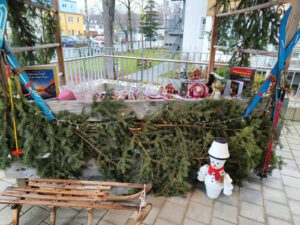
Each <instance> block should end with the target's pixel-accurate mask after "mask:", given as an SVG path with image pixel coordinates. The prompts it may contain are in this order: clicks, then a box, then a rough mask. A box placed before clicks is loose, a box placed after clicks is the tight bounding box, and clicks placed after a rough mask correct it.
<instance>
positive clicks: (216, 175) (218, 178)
mask: <svg viewBox="0 0 300 225" xmlns="http://www.w3.org/2000/svg"><path fill="white" fill-rule="evenodd" d="M223 170H224V166H223V167H221V168H220V169H215V168H213V167H212V166H211V165H209V167H208V174H209V175H212V173H215V174H214V176H215V180H216V181H220V180H221V174H220V172H222V171H223Z"/></svg>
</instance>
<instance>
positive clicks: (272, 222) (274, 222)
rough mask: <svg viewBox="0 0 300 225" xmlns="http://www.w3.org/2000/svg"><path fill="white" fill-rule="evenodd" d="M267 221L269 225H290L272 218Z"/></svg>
mask: <svg viewBox="0 0 300 225" xmlns="http://www.w3.org/2000/svg"><path fill="white" fill-rule="evenodd" d="M267 220H268V222H269V223H268V224H269V225H292V224H291V223H290V222H287V221H284V220H280V219H277V218H274V217H268V218H267Z"/></svg>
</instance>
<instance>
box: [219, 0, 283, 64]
mask: <svg viewBox="0 0 300 225" xmlns="http://www.w3.org/2000/svg"><path fill="white" fill-rule="evenodd" d="M267 2H269V0H247V1H240V2H239V3H238V6H237V8H236V9H237V10H238V9H244V8H247V7H251V6H255V5H259V4H263V3H267ZM231 4H232V1H230V0H217V1H216V5H215V7H216V8H221V9H222V12H228V11H230V10H231ZM279 21H280V15H279V14H278V12H277V10H276V9H275V8H274V7H273V8H265V9H261V10H259V11H252V12H248V13H241V14H238V15H232V16H225V17H220V18H219V19H218V45H221V46H227V47H229V48H240V49H257V50H266V47H267V45H268V44H272V45H275V46H277V45H278V37H279V35H278V34H279V25H278V24H279ZM230 65H232V66H234V65H237V66H245V67H248V66H250V54H248V53H243V52H234V53H233V55H232V57H231V59H230Z"/></svg>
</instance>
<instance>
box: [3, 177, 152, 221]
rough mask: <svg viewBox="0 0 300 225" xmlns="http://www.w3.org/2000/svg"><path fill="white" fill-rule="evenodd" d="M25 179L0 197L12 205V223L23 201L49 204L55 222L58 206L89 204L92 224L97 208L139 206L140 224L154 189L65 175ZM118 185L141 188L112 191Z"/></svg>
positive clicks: (134, 207) (135, 207)
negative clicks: (83, 179) (51, 177)
mask: <svg viewBox="0 0 300 225" xmlns="http://www.w3.org/2000/svg"><path fill="white" fill-rule="evenodd" d="M23 181H25V182H23V183H24V185H22V186H18V187H8V188H6V189H5V191H4V192H3V193H1V195H3V196H9V197H12V199H0V204H10V205H12V209H13V223H12V224H13V225H18V224H19V218H20V212H21V208H22V206H23V205H24V204H25V205H26V204H27V205H35V206H47V207H49V208H50V211H51V214H50V224H51V225H55V222H56V209H57V208H58V207H78V208H86V209H87V212H88V218H87V225H92V221H93V209H95V208H104V209H118V210H133V211H135V210H137V211H139V215H138V217H137V219H136V220H135V222H134V223H133V224H134V225H139V224H141V223H142V222H143V221H144V219H145V218H146V216H147V215H148V213H149V212H150V210H151V208H152V205H151V204H150V203H148V204H147V203H146V202H145V196H146V193H147V192H148V191H149V190H150V189H151V185H143V184H132V183H118V182H98V181H80V180H63V179H29V180H28V179H23ZM18 183H20V182H18ZM117 188H125V189H127V191H128V190H130V189H131V190H130V191H132V190H135V189H138V191H137V192H136V193H134V194H129V195H113V192H114V191H115V189H117ZM134 200H140V201H138V202H137V201H134Z"/></svg>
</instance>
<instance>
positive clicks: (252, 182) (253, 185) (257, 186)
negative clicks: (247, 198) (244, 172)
mask: <svg viewBox="0 0 300 225" xmlns="http://www.w3.org/2000/svg"><path fill="white" fill-rule="evenodd" d="M279 178H280V177H279ZM243 187H244V188H249V189H253V190H256V191H261V180H258V179H253V178H248V179H247V180H245V181H243Z"/></svg>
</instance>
